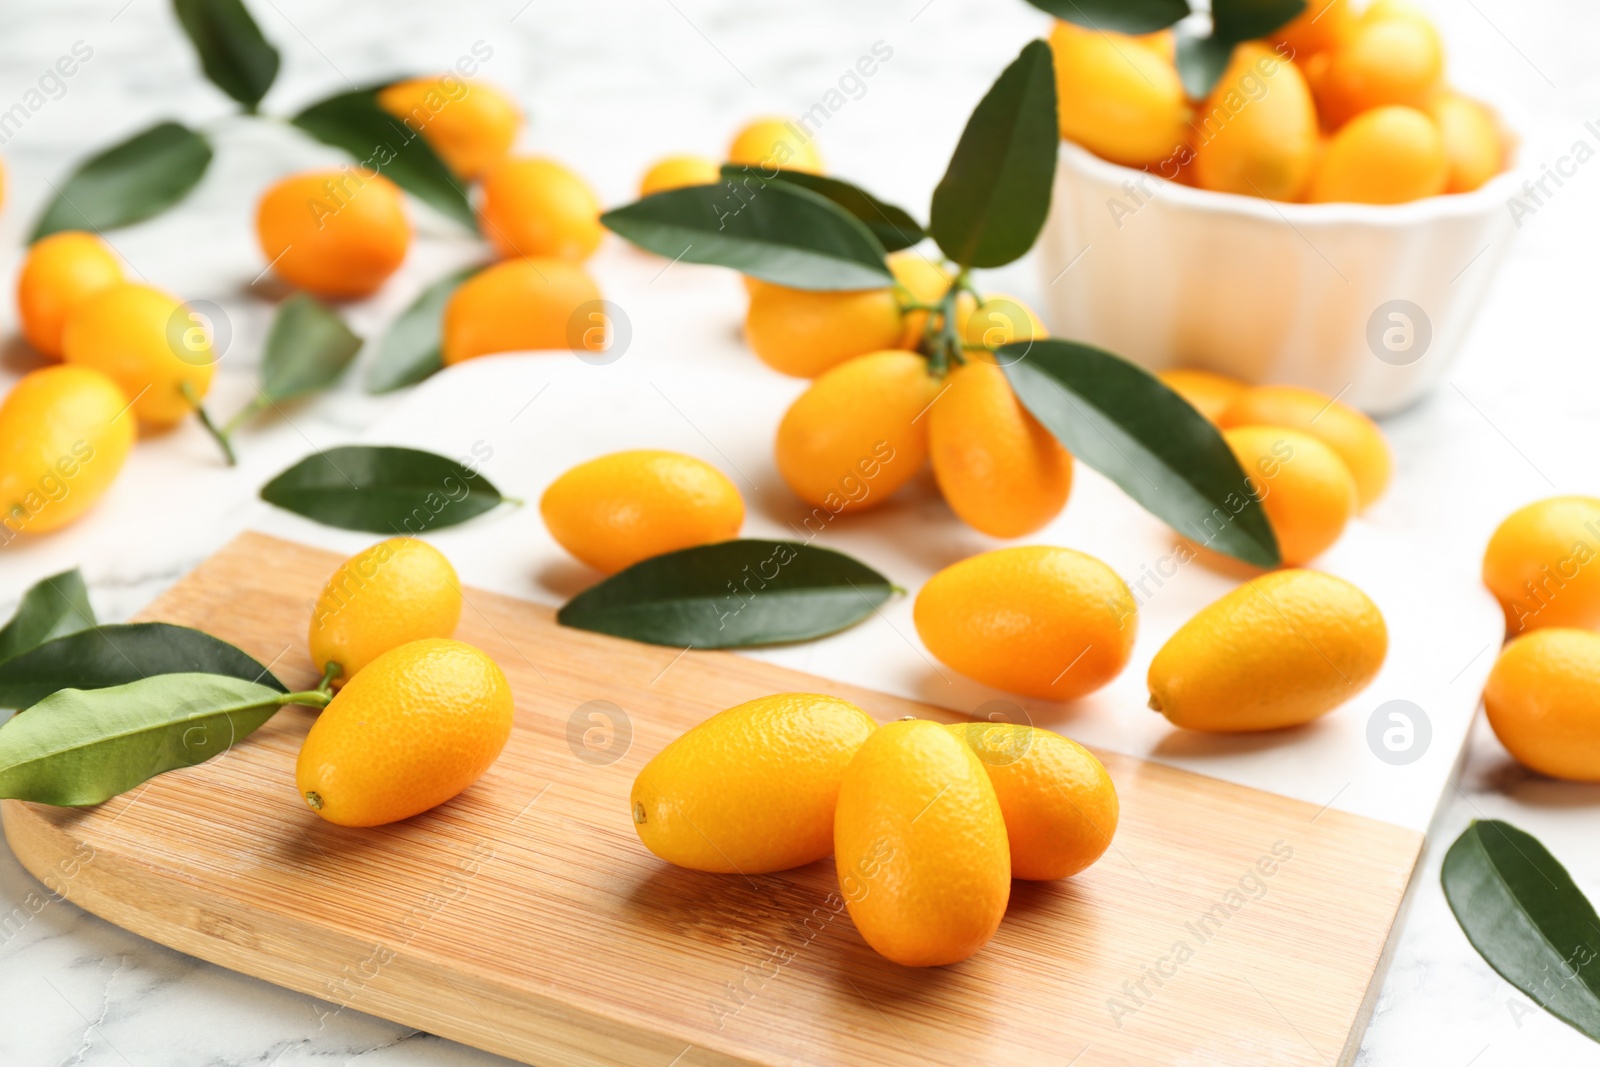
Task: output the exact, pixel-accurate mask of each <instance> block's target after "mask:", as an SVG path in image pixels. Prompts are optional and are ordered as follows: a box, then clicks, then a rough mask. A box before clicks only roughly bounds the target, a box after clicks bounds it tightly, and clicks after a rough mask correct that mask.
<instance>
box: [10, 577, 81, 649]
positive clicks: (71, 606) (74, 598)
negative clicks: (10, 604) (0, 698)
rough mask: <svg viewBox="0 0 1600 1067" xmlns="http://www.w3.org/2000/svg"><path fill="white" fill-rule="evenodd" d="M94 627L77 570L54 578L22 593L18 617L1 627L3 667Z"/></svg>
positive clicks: (18, 606)
mask: <svg viewBox="0 0 1600 1067" xmlns="http://www.w3.org/2000/svg"><path fill="white" fill-rule="evenodd" d="M93 625H94V609H93V608H91V607H90V606H89V590H88V589H87V588H85V587H84V584H83V575H82V574H81V573H80V572H79V571H78V568H76V567H74V568H72V570H70V571H63V572H62V573H60V574H53V575H51V576H50V577H48V578H45V579H44V580H42V581H40V582H37V583H35V584H34V586H33V587H32V588H31V589H29V590H28V591H27V592H26V593H23V594H22V601H21V603H19V604H18V605H17V612H16V614H15V615H13V616H11V621H10V622H8V623H6V624H5V626H4V627H0V663H4V662H5V661H6V660H8V659H11V658H12V657H13V656H17V655H20V654H21V653H23V652H26V651H28V650H29V649H30V648H35V647H37V646H39V645H42V644H44V643H45V642H46V641H49V640H50V639H51V638H55V637H64V636H66V635H67V634H71V633H77V632H78V631H79V630H84V629H87V628H89V627H90V626H93Z"/></svg>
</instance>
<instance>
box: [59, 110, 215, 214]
mask: <svg viewBox="0 0 1600 1067" xmlns="http://www.w3.org/2000/svg"><path fill="white" fill-rule="evenodd" d="M210 164H211V145H210V143H209V142H208V141H207V140H206V139H205V137H204V136H203V135H202V134H199V133H197V132H195V131H194V130H191V129H189V128H188V127H187V126H183V125H180V124H179V123H176V122H162V123H158V124H157V125H155V126H152V127H150V128H149V129H148V130H142V131H140V132H139V133H136V134H134V135H133V136H132V137H130V138H128V139H127V140H126V141H123V142H121V143H120V144H115V145H112V146H111V147H110V148H108V149H106V150H105V151H103V152H101V153H100V154H99V155H96V156H93V157H91V158H89V159H87V160H85V161H84V162H83V163H81V164H79V166H78V169H77V170H75V171H73V173H72V175H71V176H70V177H68V178H67V180H66V181H65V182H64V183H63V184H61V185H60V186H59V187H57V189H56V195H55V198H54V199H52V200H51V201H50V204H49V206H48V207H46V208H45V210H44V214H43V215H41V216H40V218H39V221H38V223H36V224H35V225H34V228H33V236H32V237H30V238H29V240H30V241H37V240H38V239H39V238H41V237H48V236H49V235H50V234H52V233H56V232H58V231H60V230H91V231H99V230H112V229H116V228H117V227H118V226H127V225H129V224H131V223H135V222H139V221H141V220H143V219H148V218H150V217H151V216H153V215H159V214H161V212H163V211H165V210H167V208H169V207H171V206H172V205H174V204H176V203H177V202H178V201H180V200H182V199H183V198H184V197H185V196H187V195H188V193H189V190H191V189H193V188H194V187H195V186H196V185H198V184H199V183H200V179H201V178H202V177H203V176H204V175H205V172H206V167H208V166H210Z"/></svg>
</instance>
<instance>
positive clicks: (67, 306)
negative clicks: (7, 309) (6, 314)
mask: <svg viewBox="0 0 1600 1067" xmlns="http://www.w3.org/2000/svg"><path fill="white" fill-rule="evenodd" d="M121 280H122V265H121V264H120V263H118V262H117V257H116V256H114V255H113V254H112V253H111V249H109V248H107V247H106V244H105V242H104V241H102V240H100V238H98V237H96V236H95V235H94V234H91V233H83V232H82V231H80V230H64V231H62V232H61V233H53V234H51V235H50V236H48V237H45V238H42V239H41V240H39V241H37V242H35V243H34V245H33V246H32V247H31V248H29V249H28V254H27V257H26V258H25V259H24V260H23V261H22V272H21V273H20V274H18V275H17V318H18V319H20V320H21V322H22V335H23V336H24V337H26V338H27V339H28V343H29V344H30V345H32V346H33V347H34V348H36V349H38V350H39V352H40V353H41V354H42V355H46V356H50V357H52V358H56V359H59V358H60V357H61V331H62V329H63V328H64V327H65V326H66V322H67V316H68V315H70V314H72V312H73V311H74V310H75V309H76V308H77V307H78V305H79V304H81V303H83V302H84V300H85V299H87V298H88V297H90V296H93V295H94V294H95V293H98V292H99V291H100V290H102V289H104V288H106V287H107V286H110V285H115V284H116V283H117V282H120V281H121Z"/></svg>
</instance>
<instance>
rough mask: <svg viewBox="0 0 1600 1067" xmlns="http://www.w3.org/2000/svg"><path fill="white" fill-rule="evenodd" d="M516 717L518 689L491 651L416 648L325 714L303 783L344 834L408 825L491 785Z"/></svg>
mask: <svg viewBox="0 0 1600 1067" xmlns="http://www.w3.org/2000/svg"><path fill="white" fill-rule="evenodd" d="M512 715H513V708H512V703H511V686H510V685H509V684H508V683H507V682H506V676H505V675H504V674H502V673H501V672H500V668H499V667H498V666H496V665H495V662H494V660H492V659H490V658H489V656H488V655H487V654H486V653H484V652H483V651H482V650H480V649H477V648H474V647H473V646H471V645H468V644H463V643H462V642H460V641H451V640H448V639H446V638H437V637H430V638H426V639H424V640H421V641H412V642H411V643H410V644H405V645H401V646H400V647H398V648H393V649H390V650H389V651H388V652H385V653H384V654H383V655H381V656H379V657H378V658H377V659H375V660H373V661H372V662H371V663H369V664H367V666H366V669H364V670H362V671H361V672H360V673H359V674H357V675H356V676H355V677H354V678H352V679H350V682H349V684H347V685H346V686H345V687H344V688H343V689H341V690H340V691H339V693H338V695H337V696H335V697H334V698H333V700H332V702H330V703H329V704H328V706H327V707H326V708H324V709H323V711H322V714H321V715H320V716H319V717H318V718H317V721H316V723H315V724H314V725H313V726H312V727H311V732H310V733H309V734H307V735H306V740H305V744H304V745H303V746H301V749H300V758H299V761H298V762H297V763H296V765H295V784H296V785H297V786H298V788H299V790H300V796H301V797H302V798H303V799H304V800H305V802H306V804H307V805H308V806H310V807H311V808H312V810H314V811H315V812H316V813H317V814H318V815H320V816H322V817H323V818H324V819H326V820H328V821H329V822H331V823H336V824H338V825H340V826H382V825H384V824H385V823H392V822H398V821H399V820H401V819H409V818H411V816H413V815H420V814H421V813H422V812H425V811H427V810H428V809H430V808H435V807H438V806H439V805H440V804H443V803H444V802H445V801H447V800H449V799H450V798H451V797H454V796H456V795H457V794H459V793H460V792H462V791H463V790H465V789H466V788H467V787H468V786H470V785H471V784H472V783H473V782H476V781H477V780H478V779H479V778H481V777H482V776H483V773H484V772H485V771H487V770H488V769H489V766H490V765H491V764H492V763H494V761H495V760H496V759H497V758H498V757H499V755H500V752H501V750H502V749H504V748H505V746H506V741H507V740H508V739H509V738H510V737H511V721H512Z"/></svg>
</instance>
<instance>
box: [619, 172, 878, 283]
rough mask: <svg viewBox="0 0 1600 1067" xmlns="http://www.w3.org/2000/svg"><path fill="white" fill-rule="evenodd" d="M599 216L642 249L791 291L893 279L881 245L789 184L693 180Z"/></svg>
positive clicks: (844, 215) (833, 208) (856, 223)
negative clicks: (725, 269) (746, 184)
mask: <svg viewBox="0 0 1600 1067" xmlns="http://www.w3.org/2000/svg"><path fill="white" fill-rule="evenodd" d="M600 221H601V222H603V223H605V225H606V226H608V227H609V228H610V229H611V230H613V231H614V232H616V233H618V234H620V235H621V236H622V237H624V238H626V239H627V240H629V241H632V242H633V243H634V244H636V245H638V246H639V247H641V248H645V249H648V250H649V251H651V252H654V253H656V254H657V255H661V256H666V257H667V258H668V259H673V260H682V261H684V262H686V263H710V264H714V265H716V266H719V267H732V268H733V269H734V270H737V271H742V272H743V273H745V274H748V275H751V276H752V277H755V278H760V279H762V280H763V281H769V282H775V283H777V284H778V285H787V286H789V287H790V288H793V289H876V288H880V287H882V286H886V285H891V284H893V282H894V276H893V275H892V274H890V273H889V266H888V264H887V263H885V262H884V259H883V257H884V255H885V254H886V253H885V252H884V248H883V245H882V244H881V243H880V242H879V241H878V239H877V238H876V237H874V236H873V235H872V231H871V230H869V229H867V227H866V225H865V224H864V223H862V221H861V220H860V219H858V218H856V217H855V216H854V215H852V214H850V213H849V212H848V211H846V210H844V209H843V208H842V207H840V206H839V205H838V204H835V203H834V202H833V201H831V200H829V199H828V198H827V197H825V196H820V195H818V194H816V193H814V192H812V191H811V190H809V189H802V188H799V187H798V186H796V185H793V184H791V183H789V182H769V183H767V184H766V185H765V186H763V187H761V188H759V189H746V188H744V187H742V186H734V185H730V184H728V183H723V184H721V185H692V186H688V187H686V188H682V189H668V190H667V191H666V192H661V193H656V194H655V195H654V196H647V197H645V198H644V199H643V200H637V201H635V202H633V203H631V204H628V205H626V206H624V207H619V208H617V209H615V210H613V211H608V212H606V213H605V214H604V215H601V216H600Z"/></svg>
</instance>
